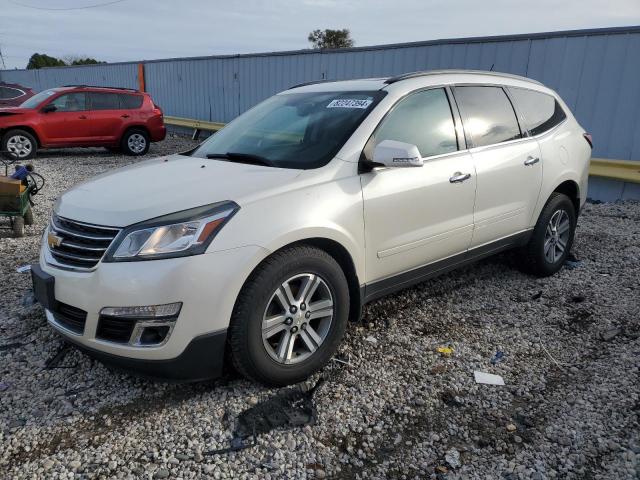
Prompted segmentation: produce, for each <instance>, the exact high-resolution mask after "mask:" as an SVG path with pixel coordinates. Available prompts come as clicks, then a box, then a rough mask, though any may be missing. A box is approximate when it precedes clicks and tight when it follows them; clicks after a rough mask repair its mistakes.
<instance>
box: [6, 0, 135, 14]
mask: <svg viewBox="0 0 640 480" xmlns="http://www.w3.org/2000/svg"><path fill="white" fill-rule="evenodd" d="M124 1H126V0H112V1H111V2H105V3H96V4H94V5H85V6H82V7H67V8H45V7H34V6H33V5H25V4H24V3H20V2H16V1H14V0H9V3H13V4H14V5H18V6H20V7H25V8H32V9H33V10H46V11H50V12H61V11H66V10H86V9H88V8H97V7H106V6H108V5H114V4H116V3H121V2H124Z"/></svg>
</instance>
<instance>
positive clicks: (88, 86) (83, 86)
mask: <svg viewBox="0 0 640 480" xmlns="http://www.w3.org/2000/svg"><path fill="white" fill-rule="evenodd" d="M63 87H65V88H67V87H69V88H109V89H111V90H126V91H128V92H139V90H136V89H135V88H125V87H105V86H104V85H63Z"/></svg>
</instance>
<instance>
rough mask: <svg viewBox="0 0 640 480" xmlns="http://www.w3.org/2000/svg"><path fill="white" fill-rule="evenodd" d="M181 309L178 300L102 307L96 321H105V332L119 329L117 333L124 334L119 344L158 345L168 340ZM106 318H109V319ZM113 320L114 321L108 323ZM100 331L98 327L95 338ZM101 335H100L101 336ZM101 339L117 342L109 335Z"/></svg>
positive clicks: (180, 303) (136, 345)
mask: <svg viewBox="0 0 640 480" xmlns="http://www.w3.org/2000/svg"><path fill="white" fill-rule="evenodd" d="M181 308H182V302H177V303H168V304H165V305H146V306H140V307H105V308H103V309H102V310H100V322H101V323H102V322H105V331H108V332H107V333H113V332H112V330H114V331H115V330H121V331H120V332H119V333H120V334H123V335H122V336H123V337H124V338H122V340H121V341H122V343H128V344H129V345H131V346H133V347H161V346H162V345H164V344H165V343H167V341H168V340H169V337H170V336H171V333H172V332H173V328H174V327H175V324H176V320H178V315H179V314H180V309H181ZM109 318H112V319H113V320H111V321H109V320H108V319H109ZM116 319H117V320H116ZM113 322H117V323H116V324H114V325H111V323H113ZM122 322H125V323H122ZM107 323H109V325H107ZM127 325H128V326H127ZM100 332H101V330H100V326H99V327H98V332H97V333H98V335H97V336H98V337H100V336H101V335H100ZM103 333H104V332H103ZM104 336H105V335H104V334H103V335H102V337H104ZM103 339H104V340H109V341H117V340H116V339H115V338H113V337H112V338H103ZM125 339H126V340H125Z"/></svg>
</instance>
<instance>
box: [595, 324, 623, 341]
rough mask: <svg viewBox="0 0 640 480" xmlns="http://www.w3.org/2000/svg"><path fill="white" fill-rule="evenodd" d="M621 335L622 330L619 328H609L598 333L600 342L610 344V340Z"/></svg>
mask: <svg viewBox="0 0 640 480" xmlns="http://www.w3.org/2000/svg"><path fill="white" fill-rule="evenodd" d="M621 333H622V329H621V328H619V327H616V328H610V329H608V330H604V331H602V332H600V338H601V339H602V340H604V341H605V342H610V341H611V340H613V339H614V338H616V337H617V336H618V335H620V334H621Z"/></svg>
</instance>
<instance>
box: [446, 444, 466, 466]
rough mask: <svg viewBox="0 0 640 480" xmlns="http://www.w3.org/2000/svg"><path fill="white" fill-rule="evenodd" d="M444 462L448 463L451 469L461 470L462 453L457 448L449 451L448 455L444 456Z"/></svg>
mask: <svg viewBox="0 0 640 480" xmlns="http://www.w3.org/2000/svg"><path fill="white" fill-rule="evenodd" d="M444 461H445V462H447V464H448V465H449V466H450V467H451V468H459V467H460V465H462V464H461V463H460V452H459V451H458V450H456V449H455V448H450V449H449V450H447V453H446V454H445V456H444Z"/></svg>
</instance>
